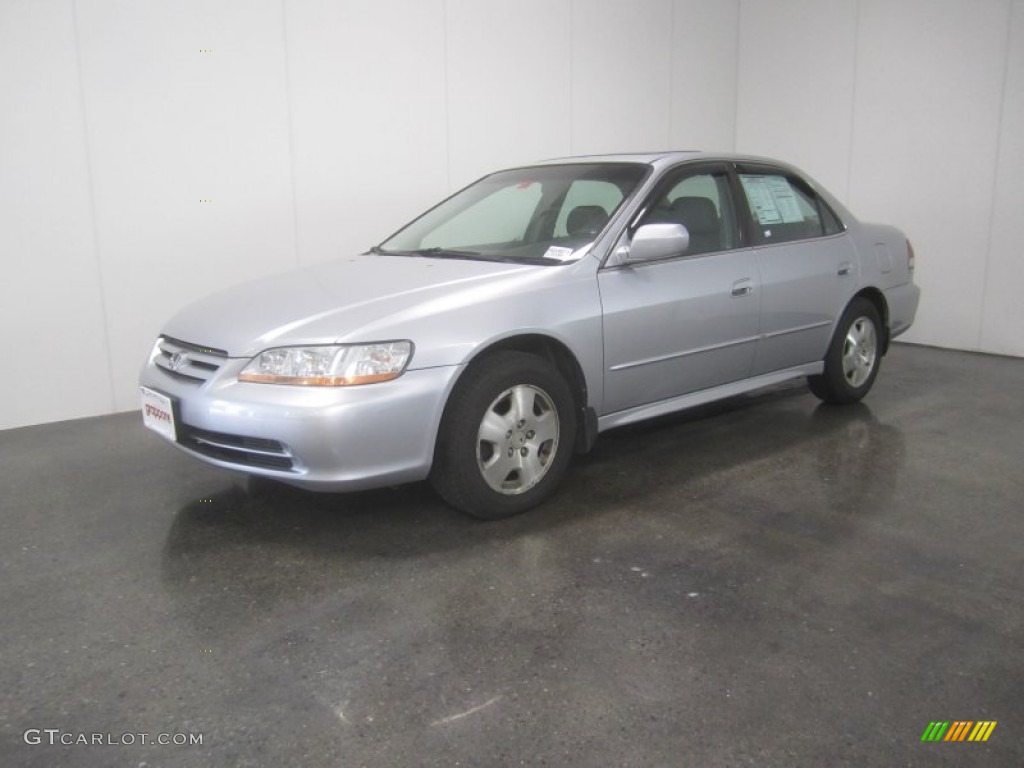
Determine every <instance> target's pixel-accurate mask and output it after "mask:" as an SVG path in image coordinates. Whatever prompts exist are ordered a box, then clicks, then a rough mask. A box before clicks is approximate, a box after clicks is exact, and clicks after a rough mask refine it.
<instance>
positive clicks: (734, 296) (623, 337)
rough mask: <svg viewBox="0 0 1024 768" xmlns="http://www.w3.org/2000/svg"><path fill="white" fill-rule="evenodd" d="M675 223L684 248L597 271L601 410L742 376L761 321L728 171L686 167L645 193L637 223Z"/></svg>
mask: <svg viewBox="0 0 1024 768" xmlns="http://www.w3.org/2000/svg"><path fill="white" fill-rule="evenodd" d="M652 222H672V223H681V224H683V225H684V226H685V227H686V228H687V231H688V232H689V235H690V242H689V246H688V247H687V248H686V249H685V250H684V251H682V252H680V253H678V254H675V255H671V256H669V257H668V258H665V259H662V260H660V261H655V262H646V263H636V264H629V265H624V266H616V267H610V268H605V269H603V270H602V271H601V272H600V273H599V275H598V286H599V289H600V292H601V301H602V304H603V309H604V320H603V322H604V352H605V356H604V362H605V371H604V376H605V388H604V391H605V400H604V407H603V408H602V415H607V414H610V413H615V412H618V411H623V410H626V409H629V408H633V407H637V406H641V405H646V404H650V403H655V402H658V401H661V400H667V399H670V398H673V397H677V396H679V395H684V394H688V393H690V392H696V391H699V390H702V389H707V388H709V387H714V386H718V385H720V384H726V383H729V382H732V381H736V380H739V379H744V378H746V377H748V376H749V375H750V371H751V367H752V365H753V360H754V352H755V349H756V346H757V339H758V332H759V322H760V317H759V315H760V287H761V286H760V277H759V274H758V265H757V259H756V255H755V252H754V251H753V250H752V249H750V248H744V247H740V246H741V245H742V243H741V241H740V231H739V228H738V226H737V219H736V212H735V209H734V204H733V197H732V194H731V192H730V184H729V172H728V170H727V168H726V167H725V166H724V165H719V164H703V165H700V166H693V165H689V166H685V167H684V168H682V169H680V170H679V171H677V172H676V173H674V174H673V175H671V176H670V177H669V178H667V179H666V181H665V183H664V184H662V185H661V186H660V187H659V188H657V189H656V190H655V192H654V193H653V194H652V197H651V200H650V201H649V203H648V205H647V208H646V210H645V212H644V213H643V214H642V216H641V218H640V219H639V220H638V222H637V223H636V225H635V226H633V227H631V228H630V231H629V232H627V233H626V235H625V237H627V238H628V237H630V236H631V235H632V232H633V231H635V229H636V227H639V226H642V225H643V224H644V223H652Z"/></svg>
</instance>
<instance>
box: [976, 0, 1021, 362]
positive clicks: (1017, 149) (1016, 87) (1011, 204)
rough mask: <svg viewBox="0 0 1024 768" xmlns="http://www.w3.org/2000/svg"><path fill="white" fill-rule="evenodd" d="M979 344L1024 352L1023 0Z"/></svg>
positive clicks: (1006, 102)
mask: <svg viewBox="0 0 1024 768" xmlns="http://www.w3.org/2000/svg"><path fill="white" fill-rule="evenodd" d="M996 174H997V175H996V187H995V201H994V209H993V215H992V239H991V246H990V250H989V259H988V274H987V280H986V283H985V311H984V315H983V318H982V327H981V348H982V349H983V350H986V351H989V352H999V353H1001V354H1008V355H1018V356H1024V300H1022V299H1021V291H1022V289H1024V228H1022V227H1021V213H1022V212H1024V0H1014V3H1013V18H1012V22H1011V25H1010V45H1009V57H1008V59H1007V62H1006V86H1005V89H1004V94H1003V104H1002V131H1001V133H1000V138H999V154H998V157H997V161H996Z"/></svg>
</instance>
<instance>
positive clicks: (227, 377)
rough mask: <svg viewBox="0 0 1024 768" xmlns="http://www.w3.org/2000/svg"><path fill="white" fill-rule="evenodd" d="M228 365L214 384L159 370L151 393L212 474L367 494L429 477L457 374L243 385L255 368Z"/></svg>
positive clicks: (182, 442) (452, 370)
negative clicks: (169, 408)
mask: <svg viewBox="0 0 1024 768" xmlns="http://www.w3.org/2000/svg"><path fill="white" fill-rule="evenodd" d="M247 362H248V361H247V360H244V359H237V358H235V359H228V360H226V361H225V363H224V365H223V366H222V367H221V368H220V370H218V371H217V372H216V374H214V376H213V377H212V378H210V379H209V380H207V381H203V382H199V381H196V380H193V379H185V378H183V377H178V376H175V375H173V374H171V373H169V372H167V371H165V370H164V369H163V368H160V367H158V366H157V365H155V364H154V363H153V362H148V363H147V364H146V365H145V366H144V367H143V369H142V373H141V375H140V378H139V383H140V384H141V385H142V386H145V387H149V388H150V389H153V390H156V391H158V392H161V393H163V394H165V395H167V396H169V397H171V398H172V399H173V401H174V403H175V414H174V416H175V420H176V422H177V427H178V429H177V431H178V438H177V442H175V443H174V444H175V445H176V446H177V447H178V448H180V449H181V450H183V451H185V452H186V453H188V454H190V455H192V456H194V457H196V458H198V459H201V460H203V461H205V462H207V463H209V464H213V465H215V466H219V467H224V468H226V469H234V470H241V471H243V472H247V473H250V474H257V475H264V476H266V477H273V478H275V479H277V480H281V481H283V482H286V483H289V484H291V485H296V486H299V487H302V488H309V489H311V490H323V491H335V490H360V489H365V488H376V487H381V486H386V485H397V484H399V483H406V482H414V481H417V480H422V479H424V478H425V477H426V476H427V474H428V473H429V472H430V465H431V462H432V460H433V453H434V443H435V440H436V437H437V431H438V427H439V424H440V421H441V414H442V412H443V410H444V403H445V401H446V399H447V396H448V392H449V390H450V389H451V386H452V383H453V382H454V379H455V377H456V375H457V373H458V371H459V367H458V366H446V367H440V368H426V369H421V370H411V371H406V372H405V373H404V374H403V375H402V376H400V377H399V378H397V379H395V380H394V381H388V382H383V383H379V384H367V385H363V386H354V387H301V386H288V385H276V384H252V383H246V382H239V381H238V380H237V376H238V374H239V373H240V372H241V370H242V368H243V367H244V366H245V364H246V363H247Z"/></svg>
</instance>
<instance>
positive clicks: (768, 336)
mask: <svg viewBox="0 0 1024 768" xmlns="http://www.w3.org/2000/svg"><path fill="white" fill-rule="evenodd" d="M826 325H829V326H831V325H832V321H831V320H819V321H818V322H817V323H808V324H807V325H800V326H797V327H796V328H784V329H782V330H781V331H772V332H771V333H762V334H761V335H760V336H759V337H758V338H761V339H774V338H776V337H777V336H785V335H786V334H787V333H800V331H810V330H812V329H813V328H822V327H823V326H826Z"/></svg>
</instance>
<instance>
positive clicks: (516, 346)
mask: <svg viewBox="0 0 1024 768" xmlns="http://www.w3.org/2000/svg"><path fill="white" fill-rule="evenodd" d="M500 352H526V353H528V354H532V355H536V356H537V357H540V358H543V359H544V360H546V361H547V362H548V363H550V364H551V365H552V366H553V367H554V368H555V370H557V371H558V372H559V374H561V376H562V378H564V379H565V381H566V383H567V384H568V385H569V391H570V392H572V396H573V404H574V406H575V408H576V413H577V414H578V416H579V418H578V419H577V433H576V452H577V453H586V452H587V451H589V450H590V449H591V447H592V446H593V444H594V441H595V440H596V439H597V412H596V411H595V410H594V408H592V407H591V406H590V404H589V403H590V399H589V394H590V393H589V389H588V386H587V377H586V374H584V372H583V366H581V365H580V362H579V359H578V358H577V357H576V355H575V354H574V353H573V351H572V350H571V349H570V348H569V347H568V346H567V345H566V344H565V343H564V342H562V341H560V340H559V339H556V338H555V337H553V336H549V335H547V334H544V333H519V334H516V335H514V336H506V337H504V338H501V339H496V340H494V341H492V342H490V343H489V344H486V345H484V346H481V347H480V348H479V349H477V350H476V351H475V352H474V353H473V355H472V357H470V358H469V360H467V361H466V364H465V366H464V367H463V370H462V372H461V373H460V374H459V380H461V379H462V377H463V376H465V375H466V374H467V373H468V372H470V371H471V370H473V369H474V368H475V367H476V366H479V365H481V364H482V363H484V362H486V360H487V358H488V357H490V356H492V355H495V354H497V353H500ZM458 384H459V382H458V380H457V381H456V382H455V384H454V386H456V387H457V386H458ZM450 397H451V393H449V398H450ZM447 407H448V406H447V403H445V411H447ZM442 419H443V416H442Z"/></svg>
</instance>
